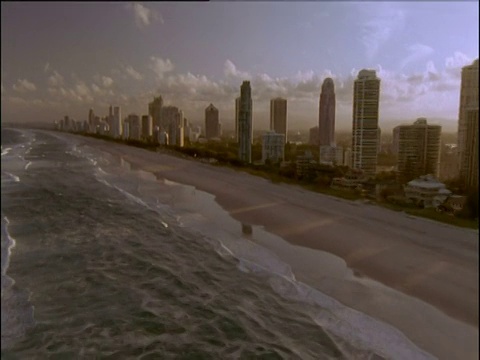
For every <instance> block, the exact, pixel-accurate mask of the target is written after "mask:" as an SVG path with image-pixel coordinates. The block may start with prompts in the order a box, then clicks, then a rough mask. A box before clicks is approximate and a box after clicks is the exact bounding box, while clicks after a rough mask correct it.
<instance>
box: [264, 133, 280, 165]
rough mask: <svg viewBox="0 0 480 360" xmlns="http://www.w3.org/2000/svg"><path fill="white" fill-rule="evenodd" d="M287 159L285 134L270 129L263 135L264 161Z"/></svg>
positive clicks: (276, 161)
mask: <svg viewBox="0 0 480 360" xmlns="http://www.w3.org/2000/svg"><path fill="white" fill-rule="evenodd" d="M284 159H285V135H284V134H277V133H276V132H275V131H269V132H267V133H266V134H264V135H263V137H262V162H263V163H265V161H266V160H270V161H271V162H272V163H278V162H281V161H283V160H284Z"/></svg>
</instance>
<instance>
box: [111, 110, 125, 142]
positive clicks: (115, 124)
mask: <svg viewBox="0 0 480 360" xmlns="http://www.w3.org/2000/svg"><path fill="white" fill-rule="evenodd" d="M110 107H111V106H110ZM111 108H112V107H111ZM111 112H112V113H113V115H112V116H109V118H110V121H111V124H109V125H110V136H112V137H113V138H120V137H121V136H122V133H123V120H122V112H121V109H120V106H114V107H113V108H112V111H111Z"/></svg>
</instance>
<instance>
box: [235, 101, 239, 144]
mask: <svg viewBox="0 0 480 360" xmlns="http://www.w3.org/2000/svg"><path fill="white" fill-rule="evenodd" d="M239 111H240V97H237V98H236V99H235V141H236V142H238V141H239V140H238V112H239Z"/></svg>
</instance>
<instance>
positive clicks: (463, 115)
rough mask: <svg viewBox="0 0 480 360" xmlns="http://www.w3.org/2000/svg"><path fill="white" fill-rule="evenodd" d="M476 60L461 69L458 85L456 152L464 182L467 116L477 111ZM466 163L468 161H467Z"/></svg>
mask: <svg viewBox="0 0 480 360" xmlns="http://www.w3.org/2000/svg"><path fill="white" fill-rule="evenodd" d="M478 107H479V99H478V59H477V60H475V61H474V62H473V63H472V64H471V65H468V66H465V67H463V68H462V81H461V85H460V107H459V111H458V137H457V142H458V146H457V151H458V162H459V165H460V168H459V175H460V178H461V179H462V180H465V177H466V173H465V172H466V171H468V170H467V169H466V168H465V166H466V159H464V152H465V149H466V147H467V146H468V145H467V133H468V129H467V115H468V111H469V110H475V109H477V111H478ZM467 162H468V161H467Z"/></svg>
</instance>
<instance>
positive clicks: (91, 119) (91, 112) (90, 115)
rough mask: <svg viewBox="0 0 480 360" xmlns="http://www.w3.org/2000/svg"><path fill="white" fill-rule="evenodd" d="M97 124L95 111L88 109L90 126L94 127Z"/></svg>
mask: <svg viewBox="0 0 480 360" xmlns="http://www.w3.org/2000/svg"><path fill="white" fill-rule="evenodd" d="M94 124H95V114H94V113H93V109H90V110H89V111H88V126H90V127H93V126H94Z"/></svg>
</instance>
